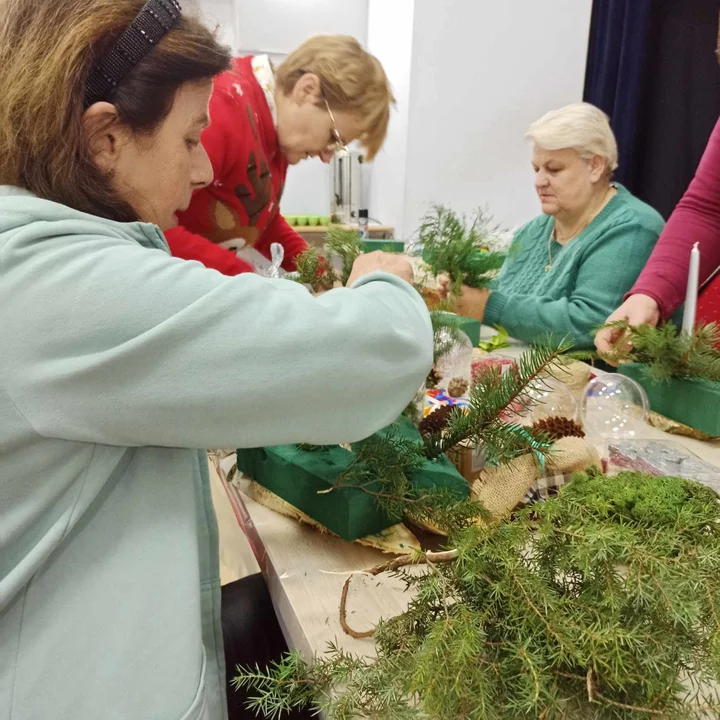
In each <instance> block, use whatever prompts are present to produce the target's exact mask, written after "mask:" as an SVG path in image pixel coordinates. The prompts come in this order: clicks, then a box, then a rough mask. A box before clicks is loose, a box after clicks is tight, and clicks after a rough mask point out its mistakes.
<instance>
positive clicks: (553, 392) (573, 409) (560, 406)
mask: <svg viewBox="0 0 720 720" xmlns="http://www.w3.org/2000/svg"><path fill="white" fill-rule="evenodd" d="M525 397H526V399H527V400H528V401H529V402H530V403H531V405H530V408H529V409H528V410H527V411H525V412H524V413H522V417H523V418H524V419H525V420H526V421H529V422H530V423H534V422H537V421H538V420H543V419H545V418H551V417H561V418H567V419H568V420H577V417H578V406H577V402H576V401H575V397H574V396H573V394H572V392H570V389H569V388H568V387H567V385H565V384H564V383H562V382H561V381H560V380H557V379H555V378H546V379H544V380H543V381H542V382H540V383H537V384H536V385H535V386H534V387H532V388H530V390H528V392H527V393H526V394H525Z"/></svg>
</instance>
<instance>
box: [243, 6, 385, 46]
mask: <svg viewBox="0 0 720 720" xmlns="http://www.w3.org/2000/svg"><path fill="white" fill-rule="evenodd" d="M390 1H392V0H390ZM235 19H236V24H235V38H236V43H237V47H238V49H240V48H242V49H247V50H253V51H257V50H259V51H262V52H278V53H288V52H290V51H291V50H293V49H295V48H296V47H297V46H298V45H300V44H301V43H302V42H304V41H305V40H307V39H308V38H309V37H311V36H312V35H320V34H344V35H353V36H354V37H356V38H357V39H358V40H360V42H362V43H365V42H366V41H367V26H368V0H235Z"/></svg>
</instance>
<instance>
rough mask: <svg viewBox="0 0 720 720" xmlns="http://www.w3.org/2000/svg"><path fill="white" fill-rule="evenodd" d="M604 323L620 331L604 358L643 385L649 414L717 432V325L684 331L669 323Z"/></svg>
mask: <svg viewBox="0 0 720 720" xmlns="http://www.w3.org/2000/svg"><path fill="white" fill-rule="evenodd" d="M610 327H614V328H617V329H618V330H621V331H622V333H621V334H620V337H619V339H618V341H617V343H616V344H615V348H614V352H613V354H612V356H611V358H610V359H611V360H612V361H613V362H616V363H620V366H619V372H620V373H622V374H623V375H626V376H627V377H630V378H632V379H633V380H635V381H636V382H638V383H639V384H640V385H641V386H642V387H643V388H644V390H645V392H646V393H647V396H648V399H649V401H650V407H651V408H652V410H653V411H654V412H656V413H659V414H660V415H663V416H665V417H668V418H671V419H672V420H676V421H677V422H679V423H682V424H684V425H687V426H689V427H691V428H695V429H696V430H699V431H701V432H703V433H706V434H707V435H709V436H712V437H718V436H720V351H718V350H717V348H718V347H719V346H720V328H718V327H717V326H716V325H714V324H710V325H704V326H700V327H696V328H695V329H694V331H693V332H691V333H688V332H679V331H678V329H677V328H676V327H675V326H674V325H673V324H672V323H667V324H666V325H663V326H661V327H659V328H654V327H651V326H649V325H642V326H640V327H635V328H633V327H629V326H628V325H627V323H611V325H610Z"/></svg>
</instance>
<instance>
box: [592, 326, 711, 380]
mask: <svg viewBox="0 0 720 720" xmlns="http://www.w3.org/2000/svg"><path fill="white" fill-rule="evenodd" d="M603 327H608V328H612V329H613V330H615V331H617V334H618V338H617V340H616V342H615V344H614V346H613V351H612V353H610V354H609V355H608V357H607V359H608V360H609V361H610V362H612V363H615V364H619V363H622V362H637V363H643V364H645V365H648V367H649V370H650V375H651V377H652V378H653V379H655V380H659V381H662V380H669V379H670V378H704V379H706V380H712V381H715V382H718V381H720V351H719V350H717V347H718V345H719V344H720V328H718V327H717V326H716V325H715V323H710V324H708V325H701V326H698V327H696V328H695V330H694V332H693V333H692V334H690V335H688V334H685V333H681V332H680V331H679V330H678V328H676V327H675V325H673V323H666V324H664V325H662V326H660V327H658V328H656V327H653V326H651V325H640V326H639V327H631V326H630V325H629V324H628V323H627V322H624V321H619V322H612V323H608V324H607V325H605V326H603Z"/></svg>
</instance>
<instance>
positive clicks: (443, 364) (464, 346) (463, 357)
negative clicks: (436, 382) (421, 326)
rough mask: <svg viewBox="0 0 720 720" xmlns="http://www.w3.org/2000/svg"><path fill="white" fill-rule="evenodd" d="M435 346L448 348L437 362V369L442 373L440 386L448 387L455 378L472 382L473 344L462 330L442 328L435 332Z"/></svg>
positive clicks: (439, 373)
mask: <svg viewBox="0 0 720 720" xmlns="http://www.w3.org/2000/svg"><path fill="white" fill-rule="evenodd" d="M435 347H436V348H442V349H447V348H449V349H448V351H447V352H445V353H443V354H442V355H441V357H440V358H439V359H438V361H437V363H435V370H436V371H437V373H438V375H440V378H441V381H440V387H443V388H446V387H447V385H448V383H449V382H450V381H451V380H453V379H455V378H462V379H463V380H467V381H468V382H470V379H471V377H472V358H473V344H472V342H471V341H470V338H469V337H468V336H467V335H466V334H465V333H464V332H462V331H458V332H456V333H451V332H450V331H449V330H447V329H446V328H441V329H440V330H438V331H437V332H436V333H435Z"/></svg>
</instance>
